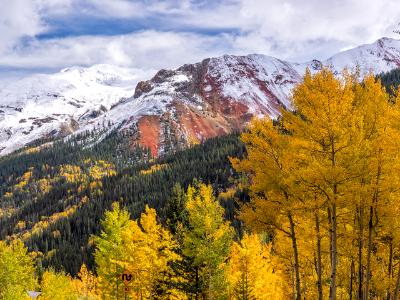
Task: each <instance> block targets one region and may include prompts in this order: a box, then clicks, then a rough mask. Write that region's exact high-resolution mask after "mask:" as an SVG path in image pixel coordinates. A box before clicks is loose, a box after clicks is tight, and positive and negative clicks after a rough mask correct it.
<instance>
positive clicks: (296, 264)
mask: <svg viewBox="0 0 400 300" xmlns="http://www.w3.org/2000/svg"><path fill="white" fill-rule="evenodd" d="M288 218H289V223H290V237H291V240H292V247H293V255H294V273H295V280H296V300H301V286H300V270H299V253H298V249H297V238H296V232H295V228H294V226H295V225H294V221H293V217H292V215H291V214H290V213H289V214H288Z"/></svg>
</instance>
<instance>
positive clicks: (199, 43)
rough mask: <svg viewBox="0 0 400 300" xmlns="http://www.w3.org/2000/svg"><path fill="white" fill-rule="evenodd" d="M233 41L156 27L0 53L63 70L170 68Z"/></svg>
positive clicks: (14, 61)
mask: <svg viewBox="0 0 400 300" xmlns="http://www.w3.org/2000/svg"><path fill="white" fill-rule="evenodd" d="M232 41H233V40H232V39H231V38H230V37H229V36H225V37H224V36H211V37H210V36H203V35H199V34H193V33H175V32H157V31H152V30H150V31H142V32H137V33H132V34H127V35H120V36H80V37H69V38H61V39H51V40H46V41H32V42H31V43H30V44H29V45H24V46H23V47H20V48H16V49H14V51H12V52H10V53H8V54H6V55H2V56H0V65H3V66H7V67H18V68H51V69H52V68H55V69H61V68H64V67H66V66H71V65H86V66H89V65H92V64H97V63H106V64H115V65H119V66H126V67H134V68H141V69H160V68H170V67H177V66H180V65H181V64H184V63H189V62H196V61H200V60H202V59H203V58H206V57H209V56H216V55H222V54H224V53H225V51H226V50H227V48H226V47H227V45H230V43H232ZM228 47H229V46H228Z"/></svg>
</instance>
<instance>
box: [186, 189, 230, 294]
mask: <svg viewBox="0 0 400 300" xmlns="http://www.w3.org/2000/svg"><path fill="white" fill-rule="evenodd" d="M186 197H187V202H186V209H187V212H188V222H189V227H188V228H187V229H186V230H185V231H184V234H183V254H184V255H185V256H186V257H188V258H190V259H191V260H192V261H193V271H194V272H196V274H197V275H196V281H197V282H193V284H194V285H195V288H196V291H195V294H196V297H203V298H205V299H220V298H221V299H223V298H224V297H226V292H227V290H226V277H225V272H224V267H225V261H226V259H227V257H228V255H229V251H230V246H231V244H232V237H233V229H232V227H231V226H230V224H229V222H227V221H225V220H224V209H223V208H222V207H221V205H220V204H219V202H218V200H217V199H216V198H215V197H214V195H213V190H212V187H211V185H205V184H201V183H198V184H196V185H195V186H189V188H188V190H187V194H186Z"/></svg>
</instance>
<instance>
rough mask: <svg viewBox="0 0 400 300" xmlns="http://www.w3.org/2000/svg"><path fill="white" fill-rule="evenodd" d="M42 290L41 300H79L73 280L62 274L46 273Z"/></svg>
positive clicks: (41, 286)
mask: <svg viewBox="0 0 400 300" xmlns="http://www.w3.org/2000/svg"><path fill="white" fill-rule="evenodd" d="M40 289H41V294H40V296H39V298H38V299H40V300H78V295H77V293H76V292H75V289H74V285H73V281H72V278H71V277H70V276H69V275H66V274H64V273H62V272H60V273H57V272H55V271H53V270H48V271H45V272H44V273H43V278H42V282H41V285H40Z"/></svg>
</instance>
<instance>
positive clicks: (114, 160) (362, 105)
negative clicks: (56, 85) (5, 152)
mask: <svg viewBox="0 0 400 300" xmlns="http://www.w3.org/2000/svg"><path fill="white" fill-rule="evenodd" d="M396 72H398V71H393V72H391V73H390V74H384V75H382V76H381V78H382V80H381V79H380V77H378V78H375V77H374V76H366V77H365V78H364V80H363V81H362V82H360V81H359V80H358V78H357V77H356V76H355V75H354V76H353V75H351V74H350V75H349V74H342V75H341V76H340V77H338V76H335V75H334V74H333V73H332V72H331V71H329V70H327V69H323V70H321V71H320V72H319V73H316V74H314V75H311V74H310V73H309V72H307V73H306V75H305V77H304V80H303V82H302V83H301V84H299V85H298V86H297V87H296V88H295V89H294V92H293V104H294V110H293V111H292V112H289V111H284V110H282V116H281V117H280V118H279V119H278V120H271V119H269V118H264V119H254V120H253V121H252V122H251V123H250V124H249V127H248V129H247V130H246V131H245V132H243V133H241V134H240V135H239V134H232V135H228V136H224V137H218V138H214V139H210V140H207V141H205V142H204V143H202V144H200V145H193V146H192V147H190V148H189V149H186V150H182V151H177V152H175V153H172V152H171V153H169V154H168V155H165V156H163V157H159V158H152V157H151V155H150V152H149V151H148V150H147V149H140V148H138V147H137V148H133V149H132V146H131V145H129V144H126V141H127V139H126V137H125V136H124V134H125V133H120V132H113V133H112V134H111V135H109V136H108V137H107V138H105V139H103V140H101V141H100V142H98V143H96V142H94V141H96V134H98V133H96V132H88V133H86V134H83V135H80V136H76V137H73V138H71V139H69V140H64V141H58V142H55V143H54V144H52V145H50V144H48V143H47V144H46V143H45V144H41V143H37V144H35V145H31V146H29V147H27V148H25V149H22V150H20V151H18V152H16V153H14V154H11V155H9V156H7V157H3V158H1V159H0V184H1V185H0V186H1V187H0V204H1V206H0V238H1V239H2V240H3V242H0V299H25V297H26V296H25V293H26V289H37V290H40V291H41V293H42V294H41V296H40V297H39V299H123V298H124V297H126V298H127V299H296V300H300V299H360V300H361V299H362V300H364V299H389V300H391V299H396V300H397V299H398V298H399V292H400V268H399V266H400V246H399V239H400V232H399V228H400V227H399V222H398V220H399V219H398V215H399V211H400V201H399V196H400V194H399V189H398V186H399V185H400V182H399V179H400V177H399V176H398V175H397V174H398V172H399V171H400V164H399V162H400V151H399V150H400V145H399V141H400V104H399V101H398V100H399V96H398V95H397V92H396V89H395V88H388V87H389V86H392V85H396V84H397V79H396V78H398V77H396V76H397V75H396V74H397V73H396ZM21 278H23V280H21Z"/></svg>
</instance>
